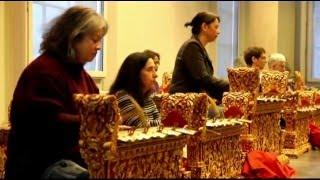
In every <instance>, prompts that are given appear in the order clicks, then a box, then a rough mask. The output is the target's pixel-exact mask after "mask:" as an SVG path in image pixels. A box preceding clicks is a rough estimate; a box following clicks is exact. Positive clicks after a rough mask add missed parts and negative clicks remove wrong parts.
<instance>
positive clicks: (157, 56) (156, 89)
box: [143, 49, 160, 94]
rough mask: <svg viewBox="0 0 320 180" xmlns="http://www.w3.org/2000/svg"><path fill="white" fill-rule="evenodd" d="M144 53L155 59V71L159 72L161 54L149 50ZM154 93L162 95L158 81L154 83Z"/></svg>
mask: <svg viewBox="0 0 320 180" xmlns="http://www.w3.org/2000/svg"><path fill="white" fill-rule="evenodd" d="M143 52H144V53H146V54H147V55H148V56H149V57H150V58H152V59H153V62H154V65H155V70H156V72H158V68H159V66H160V54H159V53H157V52H154V51H152V50H149V49H146V50H144V51H143ZM153 93H155V94H156V93H160V86H159V83H158V82H157V80H156V81H154V87H153Z"/></svg>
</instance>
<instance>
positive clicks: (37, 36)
mask: <svg viewBox="0 0 320 180" xmlns="http://www.w3.org/2000/svg"><path fill="white" fill-rule="evenodd" d="M74 5H83V6H87V7H90V8H93V9H95V10H96V11H97V12H98V13H100V14H102V12H103V3H102V2H101V1H33V2H32V27H33V29H32V54H33V58H35V57H37V56H39V54H40V53H39V49H40V43H41V42H42V34H43V32H44V30H45V27H47V25H48V24H49V23H50V21H51V20H52V19H53V18H55V17H57V16H59V15H60V14H62V13H63V12H64V11H65V10H66V9H67V8H69V7H71V6H74ZM85 69H86V70H87V71H91V72H96V71H103V53H102V50H101V51H98V54H97V56H96V57H95V59H94V60H93V61H91V62H89V63H87V64H86V65H85Z"/></svg>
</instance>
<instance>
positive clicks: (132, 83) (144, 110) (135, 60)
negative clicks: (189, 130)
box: [110, 52, 160, 127]
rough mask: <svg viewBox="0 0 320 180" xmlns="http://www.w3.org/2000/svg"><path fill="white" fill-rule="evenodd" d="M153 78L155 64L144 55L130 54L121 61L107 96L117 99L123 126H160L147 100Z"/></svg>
mask: <svg viewBox="0 0 320 180" xmlns="http://www.w3.org/2000/svg"><path fill="white" fill-rule="evenodd" d="M156 77H157V74H156V70H155V63H154V61H153V59H152V58H150V57H149V56H148V54H147V53H145V52H142V53H141V52H136V53H132V54H130V55H129V56H128V57H127V58H126V59H125V60H124V62H123V64H122V65H121V67H120V70H119V72H118V75H117V77H116V79H115V81H114V83H113V84H112V86H111V88H110V94H115V95H116V96H117V99H118V105H119V108H120V113H121V117H122V124H123V125H127V126H134V127H145V126H157V125H159V124H160V113H159V111H158V109H157V107H156V105H155V103H154V102H153V100H152V99H151V97H150V95H151V94H152V90H153V85H154V82H155V80H156Z"/></svg>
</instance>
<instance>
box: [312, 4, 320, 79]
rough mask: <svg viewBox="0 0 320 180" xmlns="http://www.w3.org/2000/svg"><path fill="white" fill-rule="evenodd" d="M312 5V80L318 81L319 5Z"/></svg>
mask: <svg viewBox="0 0 320 180" xmlns="http://www.w3.org/2000/svg"><path fill="white" fill-rule="evenodd" d="M313 3H314V10H313V12H314V15H313V46H312V47H313V56H312V63H311V65H312V67H313V68H312V78H313V79H320V62H319V61H320V3H319V2H313Z"/></svg>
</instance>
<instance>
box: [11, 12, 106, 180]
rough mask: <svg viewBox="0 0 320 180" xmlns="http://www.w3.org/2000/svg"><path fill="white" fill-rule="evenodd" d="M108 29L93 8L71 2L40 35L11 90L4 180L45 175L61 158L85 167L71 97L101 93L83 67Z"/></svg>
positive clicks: (75, 113) (94, 54)
mask: <svg viewBox="0 0 320 180" xmlns="http://www.w3.org/2000/svg"><path fill="white" fill-rule="evenodd" d="M107 30H108V25H107V22H106V21H105V19H104V18H103V16H101V15H99V14H98V13H97V12H96V11H95V10H93V9H91V8H87V7H82V6H74V7H71V8H69V9H67V10H66V11H65V12H64V13H63V14H62V15H60V16H59V17H57V18H56V19H55V20H54V21H53V24H52V26H51V27H50V28H49V29H48V31H47V32H46V33H45V34H44V36H43V41H42V43H41V52H42V54H41V55H40V56H39V57H37V58H36V59H35V60H34V61H33V62H32V63H31V64H29V65H28V66H27V67H26V68H25V69H24V71H23V72H22V74H21V76H20V78H19V81H18V83H17V86H16V88H15V91H14V94H13V99H12V105H11V110H10V125H11V129H10V132H9V137H8V159H7V161H6V167H5V178H6V179H40V178H43V177H48V175H49V174H46V173H44V172H47V171H46V169H48V167H51V165H53V164H56V162H60V160H62V159H65V160H71V161H73V162H75V163H77V164H79V165H82V166H84V167H85V166H86V164H85V162H84V161H83V159H82V158H81V156H80V151H79V148H78V141H79V129H80V115H79V113H78V111H77V110H76V108H75V104H74V103H73V98H72V97H73V94H74V93H83V94H91V93H99V89H98V88H97V86H96V84H95V82H94V81H93V79H92V78H91V77H90V76H89V74H88V73H87V72H86V71H85V69H84V67H83V66H84V65H85V64H86V63H87V62H90V61H92V60H93V59H94V57H95V56H96V54H97V51H99V50H100V49H101V40H102V38H103V36H104V35H105V34H106V33H107ZM68 162H69V161H68ZM65 165H66V166H67V165H68V164H65ZM49 169H50V168H49ZM61 177H62V176H61ZM70 177H72V176H70Z"/></svg>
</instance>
